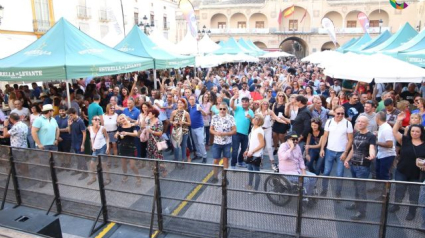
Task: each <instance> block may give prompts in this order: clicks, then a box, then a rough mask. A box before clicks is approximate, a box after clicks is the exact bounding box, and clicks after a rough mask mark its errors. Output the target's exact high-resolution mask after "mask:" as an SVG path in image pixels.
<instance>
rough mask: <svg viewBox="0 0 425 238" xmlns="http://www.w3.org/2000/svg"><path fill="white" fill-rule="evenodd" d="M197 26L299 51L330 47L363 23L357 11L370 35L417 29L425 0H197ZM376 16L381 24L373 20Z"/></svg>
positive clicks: (424, 22) (423, 20) (358, 31)
mask: <svg viewBox="0 0 425 238" xmlns="http://www.w3.org/2000/svg"><path fill="white" fill-rule="evenodd" d="M198 2H199V3H198V4H197V11H196V12H197V14H198V17H199V26H201V27H202V26H206V29H208V30H210V31H211V35H210V37H211V39H213V40H214V41H217V42H218V41H221V40H226V39H228V38H229V37H234V38H236V39H239V38H247V39H250V40H252V41H253V42H254V43H255V44H256V45H257V46H258V47H260V48H263V49H267V50H280V49H282V50H284V51H286V52H289V53H292V54H295V55H297V56H299V57H302V56H305V55H308V54H311V53H313V52H316V51H321V50H325V49H334V48H335V47H339V45H343V44H344V43H345V42H347V41H349V40H350V39H352V38H353V37H361V36H362V35H363V34H364V33H363V29H362V28H361V26H360V24H359V22H358V21H357V14H358V13H359V12H364V13H365V14H366V15H367V16H368V18H369V21H370V28H369V33H370V35H371V36H372V38H374V37H376V36H378V34H379V33H380V32H383V31H385V30H389V31H390V32H391V33H394V32H396V31H397V30H398V29H399V28H400V26H402V25H403V24H404V23H405V22H409V23H410V24H411V25H412V27H416V29H417V30H421V29H422V28H424V26H425V13H424V10H425V1H423V0H416V1H408V2H409V3H410V5H409V7H408V8H406V9H403V10H396V9H394V8H393V7H392V6H391V5H390V3H389V1H387V0H364V1H360V0H292V1H290V0H200V1H198ZM291 6H294V8H295V11H294V13H293V14H292V15H291V16H289V17H288V18H284V17H282V19H281V21H280V22H278V19H279V12H280V11H284V10H285V9H287V8H289V7H291ZM324 17H328V18H329V19H331V20H332V21H333V23H334V25H335V31H336V35H337V42H338V44H337V45H336V46H335V45H334V44H333V42H332V41H331V40H330V37H329V36H328V35H327V32H326V30H325V29H323V28H322V26H321V19H322V18H324ZM380 20H382V21H381V26H380V24H379V22H380Z"/></svg>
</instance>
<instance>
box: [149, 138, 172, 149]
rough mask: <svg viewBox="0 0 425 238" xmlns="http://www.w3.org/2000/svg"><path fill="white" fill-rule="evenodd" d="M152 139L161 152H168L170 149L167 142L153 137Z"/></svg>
mask: <svg viewBox="0 0 425 238" xmlns="http://www.w3.org/2000/svg"><path fill="white" fill-rule="evenodd" d="M152 137H153V140H154V141H155V142H156V147H157V148H158V150H159V151H161V150H166V149H167V148H168V145H167V142H166V141H165V140H163V141H157V140H156V139H155V136H152Z"/></svg>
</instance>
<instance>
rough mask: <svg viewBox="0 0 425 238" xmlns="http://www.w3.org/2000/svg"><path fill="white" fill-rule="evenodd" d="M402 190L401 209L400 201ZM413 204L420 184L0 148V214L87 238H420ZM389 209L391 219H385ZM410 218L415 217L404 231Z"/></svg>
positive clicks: (424, 203) (423, 203) (424, 188)
mask: <svg viewBox="0 0 425 238" xmlns="http://www.w3.org/2000/svg"><path fill="white" fill-rule="evenodd" d="M250 181H251V182H252V183H251V185H252V186H249V185H248V184H249V182H250ZM257 181H258V182H257ZM257 183H258V186H257ZM325 184H328V188H329V189H328V192H327V193H323V192H322V191H323V190H324V187H323V186H324V185H325ZM338 186H342V193H341V194H339V193H337V192H336V189H337V188H338ZM403 186H407V187H408V188H407V191H410V192H411V194H412V195H413V196H412V197H410V200H409V199H408V197H409V196H406V198H405V199H403V198H404V197H402V196H401V195H404V193H406V191H405V190H406V187H403ZM356 188H357V189H360V190H358V191H360V193H358V192H356ZM366 190H368V192H366V193H362V192H361V191H366ZM396 190H398V192H397V197H396ZM402 192H404V193H402ZM419 194H420V195H421V197H420V198H421V199H425V185H423V184H421V183H408V182H397V181H377V180H367V179H366V180H365V179H352V178H336V177H322V176H296V175H282V174H275V173H265V172H251V171H243V170H226V169H223V167H222V166H219V165H205V164H197V163H185V162H174V161H164V160H155V159H140V158H133V157H119V156H106V155H100V156H88V155H81V154H71V153H61V152H53V151H41V150H32V149H19V148H10V147H6V146H0V198H1V199H2V203H1V207H0V210H1V209H3V208H4V204H5V202H8V203H11V204H15V205H16V206H20V205H23V206H28V207H34V208H38V209H43V210H45V211H46V213H47V214H50V213H55V214H56V215H58V214H69V215H74V216H78V217H83V218H88V219H91V220H93V225H92V228H91V230H90V234H88V236H91V235H92V234H94V233H95V232H96V231H97V230H99V229H101V228H102V227H103V226H104V225H105V224H107V223H108V222H117V223H120V224H128V225H132V226H137V227H143V228H146V229H149V231H150V236H152V235H153V234H155V233H158V232H169V233H174V234H181V235H187V236H193V237H224V238H226V237H329V238H331V237H380V238H381V237H390V238H392V237H394V238H395V237H420V236H422V235H423V233H422V232H423V231H424V230H421V227H422V222H423V221H422V219H421V215H420V213H421V212H422V209H425V200H419V202H417V197H416V196H418V195H419ZM354 202H355V203H356V206H357V209H361V208H364V210H365V211H366V216H365V217H364V218H363V219H361V220H356V219H354V220H353V219H352V216H353V215H355V211H354V210H352V208H353V207H350V205H351V204H352V203H354ZM393 205H399V206H400V209H399V211H397V212H393V213H391V212H390V211H392V210H393V209H390V208H392V206H393ZM346 208H348V209H346ZM413 208H414V209H416V210H417V211H416V213H417V214H416V217H415V218H414V219H413V220H409V221H406V220H405V216H406V214H407V213H408V210H409V209H411V210H412V209H413ZM424 211H425V210H424ZM98 223H101V225H97V224H98Z"/></svg>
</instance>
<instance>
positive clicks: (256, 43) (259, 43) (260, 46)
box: [254, 41, 267, 50]
mask: <svg viewBox="0 0 425 238" xmlns="http://www.w3.org/2000/svg"><path fill="white" fill-rule="evenodd" d="M254 45H256V46H257V47H258V48H260V49H262V50H264V49H267V45H266V44H264V43H263V42H261V41H254Z"/></svg>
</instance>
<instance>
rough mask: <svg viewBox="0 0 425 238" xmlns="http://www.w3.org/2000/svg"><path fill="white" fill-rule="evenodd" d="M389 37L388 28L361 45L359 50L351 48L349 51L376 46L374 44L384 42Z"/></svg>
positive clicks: (356, 51) (355, 51)
mask: <svg viewBox="0 0 425 238" xmlns="http://www.w3.org/2000/svg"><path fill="white" fill-rule="evenodd" d="M390 37H391V33H390V32H389V31H388V30H386V31H384V32H383V33H382V34H380V35H379V36H378V37H376V38H375V39H373V40H372V41H371V42H369V43H368V44H366V45H365V46H364V47H361V48H360V49H359V50H352V51H351V52H354V53H358V52H359V51H362V50H368V49H371V48H373V47H376V46H378V45H380V44H382V43H384V42H385V41H386V40H388V38H390Z"/></svg>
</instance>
